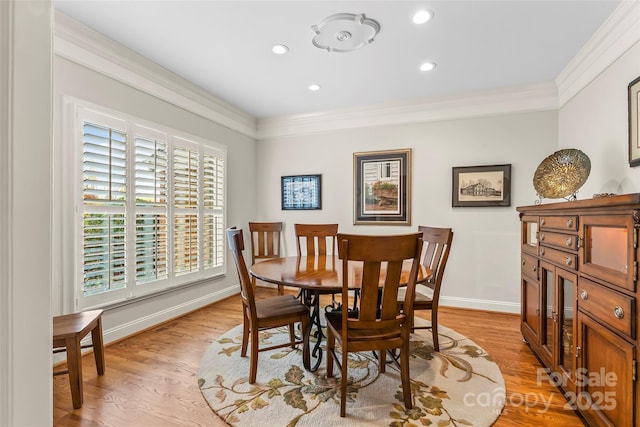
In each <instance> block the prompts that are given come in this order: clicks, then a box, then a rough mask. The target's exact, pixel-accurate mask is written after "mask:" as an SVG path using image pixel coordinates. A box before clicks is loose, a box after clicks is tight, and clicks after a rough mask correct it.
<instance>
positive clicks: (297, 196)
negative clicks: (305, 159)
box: [281, 175, 322, 211]
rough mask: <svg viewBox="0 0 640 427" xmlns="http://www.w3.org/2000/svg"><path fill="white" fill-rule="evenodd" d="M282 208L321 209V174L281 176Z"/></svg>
mask: <svg viewBox="0 0 640 427" xmlns="http://www.w3.org/2000/svg"><path fill="white" fill-rule="evenodd" d="M281 185H282V188H281V202H282V210H285V211H286V210H309V209H322V175H290V176H283V177H282V178H281Z"/></svg>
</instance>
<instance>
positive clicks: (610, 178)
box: [559, 28, 640, 198]
mask: <svg viewBox="0 0 640 427" xmlns="http://www.w3.org/2000/svg"><path fill="white" fill-rule="evenodd" d="M637 32H638V33H640V28H638V29H637ZM639 38H640V37H639ZM639 76H640V42H637V43H635V45H634V46H633V47H631V48H630V49H629V50H628V51H626V52H625V53H624V54H623V55H622V56H620V57H619V58H618V59H617V60H616V61H615V62H614V63H612V64H611V65H610V66H609V67H608V68H607V69H606V70H604V71H603V72H602V73H601V74H600V75H599V76H598V77H597V78H596V79H594V80H593V81H592V82H591V83H590V84H589V85H588V86H586V87H585V88H584V89H582V91H580V92H579V93H578V94H577V95H576V96H574V97H573V98H572V99H571V100H570V101H569V102H567V103H566V104H565V105H564V106H563V107H562V108H561V109H560V115H559V117H560V147H561V148H578V149H580V150H582V151H584V152H585V153H586V154H587V155H588V156H589V158H590V159H591V174H590V176H589V179H588V180H587V182H586V183H585V185H584V187H583V188H582V189H581V190H580V193H579V196H581V197H580V198H589V197H591V196H592V195H593V194H594V193H616V194H626V193H633V192H638V191H640V167H635V168H630V167H629V156H628V153H629V151H628V147H629V133H628V112H627V105H628V101H627V99H628V97H627V87H628V85H629V83H630V82H631V81H632V80H634V79H636V78H638V77H639Z"/></svg>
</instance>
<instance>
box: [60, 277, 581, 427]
mask: <svg viewBox="0 0 640 427" xmlns="http://www.w3.org/2000/svg"><path fill="white" fill-rule="evenodd" d="M258 295H259V296H260V297H266V296H271V295H275V291H274V290H272V289H268V288H258ZM417 313H418V315H419V316H421V317H425V318H426V316H425V315H427V314H428V312H422V313H420V312H417ZM241 322H242V312H241V302H240V297H239V296H233V297H230V298H227V299H225V300H223V301H219V302H216V303H214V304H212V305H210V306H207V307H205V308H202V309H199V310H197V311H194V312H192V313H189V314H187V315H185V316H183V317H180V318H178V319H174V320H172V321H169V322H167V323H164V324H162V325H159V326H156V327H154V328H151V329H149V330H147V331H144V332H142V333H139V334H136V335H135V336H132V337H129V338H126V339H124V340H121V341H119V342H117V343H113V344H109V345H107V347H106V348H105V359H106V373H105V375H104V376H98V375H97V373H96V369H95V363H94V360H93V355H92V354H88V355H85V356H84V357H83V376H84V383H83V384H84V405H83V407H82V408H80V409H76V410H74V409H73V406H72V403H71V392H70V390H69V382H68V377H67V376H66V375H62V376H56V377H54V379H53V425H54V426H65V427H73V426H113V427H129V426H132V427H133V426H135V427H146V426H153V427H161V426H181V427H186V426H224V425H226V424H225V423H224V422H222V421H221V420H220V419H219V418H218V417H217V416H216V415H215V413H213V412H212V411H211V409H210V408H209V406H208V405H207V403H206V402H205V400H204V398H203V397H202V395H201V394H200V390H199V388H198V383H197V381H198V378H197V376H198V367H199V364H200V359H201V357H202V355H203V354H204V352H205V350H206V349H207V348H208V347H209V345H210V344H211V343H212V342H213V341H214V340H215V339H216V338H217V337H219V336H220V335H222V334H223V333H224V332H226V331H227V330H229V329H231V328H232V327H234V326H236V325H238V324H240V323H241ZM440 324H442V325H445V326H447V327H448V328H451V329H453V330H455V331H457V332H459V333H461V334H463V335H465V336H467V337H469V338H471V339H472V340H473V341H474V342H475V343H476V344H478V345H479V346H481V347H482V348H484V349H485V350H486V351H487V352H488V353H489V354H490V355H491V356H492V357H493V359H494V360H495V361H496V363H497V364H498V366H499V367H500V369H501V371H502V374H503V376H504V379H505V382H506V389H507V390H506V400H507V403H506V406H505V408H504V411H503V412H502V415H500V417H499V418H498V420H497V421H496V423H495V424H494V426H495V427H517V426H536V427H540V426H553V427H569V426H583V423H582V422H581V420H580V418H579V417H578V416H576V415H575V413H574V412H573V411H572V410H570V409H567V408H566V400H565V399H564V398H563V396H562V395H561V393H560V392H559V391H558V389H557V388H555V387H554V386H552V385H551V384H549V382H548V381H539V379H538V377H539V374H538V370H539V369H540V368H541V365H540V362H539V361H538V360H537V359H536V358H535V356H533V354H532V353H531V351H530V350H529V347H528V346H527V344H526V343H524V342H523V340H522V335H521V334H520V330H519V316H518V315H514V314H504V313H492V312H484V311H476V310H463V309H457V308H447V307H441V309H440ZM259 363H261V362H259ZM57 368H58V367H56V369H57ZM258 370H260V365H258ZM479 404H481V401H480V399H479ZM336 408H337V407H336ZM336 410H337V409H336ZM274 427H275V426H274Z"/></svg>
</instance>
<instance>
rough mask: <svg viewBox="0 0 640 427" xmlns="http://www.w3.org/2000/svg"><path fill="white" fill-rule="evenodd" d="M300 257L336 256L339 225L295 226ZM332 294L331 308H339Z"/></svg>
mask: <svg viewBox="0 0 640 427" xmlns="http://www.w3.org/2000/svg"><path fill="white" fill-rule="evenodd" d="M293 227H294V230H295V233H296V248H297V250H298V256H314V255H328V254H335V251H336V236H337V234H338V224H294V226H293ZM324 294H331V307H333V308H337V307H338V305H337V303H336V299H335V296H336V295H335V293H333V292H325V293H324Z"/></svg>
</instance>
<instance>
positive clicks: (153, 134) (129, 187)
mask: <svg viewBox="0 0 640 427" xmlns="http://www.w3.org/2000/svg"><path fill="white" fill-rule="evenodd" d="M67 103H68V104H69V105H68V107H69V108H68V109H66V110H65V111H67V112H68V113H69V114H71V115H72V116H71V117H70V118H69V119H68V120H65V122H64V123H65V126H66V127H67V129H65V132H64V134H66V135H73V143H72V144H69V145H70V146H72V150H73V155H72V156H71V155H70V156H65V158H66V159H68V161H67V160H65V161H63V167H65V168H66V167H69V168H72V170H73V190H72V191H73V197H72V200H73V212H74V216H73V237H72V246H73V250H74V262H73V265H74V270H73V271H74V272H75V273H74V274H73V280H72V282H73V295H74V306H75V308H76V309H90V308H97V307H105V306H109V305H113V304H118V303H122V302H123V301H131V300H135V299H138V298H144V297H148V296H151V295H154V294H158V293H162V292H166V291H167V290H170V289H175V288H178V287H184V286H189V285H192V284H195V283H198V282H202V281H203V280H209V279H211V278H215V277H219V276H223V275H225V274H226V264H227V262H226V261H227V260H226V250H225V248H226V246H225V244H224V243H225V242H224V238H225V237H224V232H223V231H224V227H225V226H226V217H227V215H226V204H227V164H228V161H227V148H226V146H225V145H223V144H219V143H217V142H214V141H211V140H207V139H204V138H200V137H197V136H194V135H190V134H188V133H186V132H182V131H179V130H176V129H173V128H170V127H167V126H164V125H160V124H157V123H152V122H149V121H146V120H143V119H140V118H137V117H134V116H132V115H129V114H125V113H121V112H117V111H113V110H110V109H108V108H105V107H101V106H97V105H95V104H90V103H86V102H82V101H79V100H76V99H67ZM86 121H89V122H92V123H95V124H99V125H108V126H111V125H113V126H114V127H119V128H120V129H122V126H123V125H124V126H125V127H124V131H125V133H126V165H127V168H126V199H125V205H124V214H125V221H126V225H125V226H126V227H127V228H126V242H125V247H126V249H125V253H126V256H125V260H126V262H125V269H126V279H125V287H124V288H123V289H118V290H112V291H107V292H101V293H98V294H94V295H85V292H84V291H85V290H84V247H83V243H84V228H83V227H84V223H83V218H84V213H85V212H99V211H104V212H120V211H122V210H123V209H122V208H120V207H119V206H115V207H114V206H106V204H104V205H102V206H100V203H99V202H98V203H97V205H98V206H97V207H96V206H92V207H90V208H89V209H87V207H86V206H85V203H84V199H83V189H84V184H83V177H84V169H83V147H84V136H83V126H84V123H85V122H86ZM137 138H145V139H148V138H155V139H156V140H162V141H163V142H166V151H167V183H166V185H167V197H166V203H165V206H164V207H162V206H148V205H147V206H142V204H137V203H136V196H137V194H136V193H137V192H136V139H137ZM176 145H180V146H184V145H188V146H189V147H190V149H192V150H194V151H196V152H197V158H198V163H199V169H198V171H199V172H198V178H197V182H198V202H197V208H195V212H197V217H198V227H197V233H198V239H199V241H198V269H197V271H192V272H187V273H182V274H180V275H176V273H175V261H174V233H175V231H174V219H175V217H174V215H175V212H176V209H175V204H174V195H173V185H174V176H173V173H174V170H173V155H174V148H175V147H176ZM205 154H206V155H210V156H213V157H215V158H217V159H218V163H219V164H221V165H222V173H221V174H217V175H216V177H217V178H216V179H221V180H222V190H221V191H222V206H218V207H216V208H215V209H213V211H215V213H216V215H217V218H218V219H219V220H220V217H221V220H220V221H219V224H220V227H222V232H220V231H219V230H217V229H216V228H214V229H213V231H212V233H213V235H212V238H211V239H210V241H211V242H214V244H216V245H217V247H218V248H219V249H217V250H216V251H217V252H215V253H216V257H215V259H216V260H218V261H219V264H218V265H215V263H214V265H213V267H205V257H206V255H205V254H204V251H203V244H204V238H203V236H204V234H203V233H205V231H206V230H204V228H203V222H204V218H205V215H207V214H208V213H209V212H211V211H212V209H208V208H207V207H206V206H205V201H204V198H203V191H204V188H203V187H204V182H205V177H204V171H203V159H204V157H205ZM70 162H73V165H71V164H70ZM220 177H221V178H220ZM215 182H216V184H217V185H216V188H219V187H220V186H219V182H218V181H215ZM163 209H164V211H165V212H166V218H167V220H166V222H167V227H166V228H167V230H166V234H167V236H166V246H167V253H166V260H167V261H166V263H167V267H166V268H167V277H166V278H164V279H158V280H151V281H144V282H142V283H138V277H137V275H136V258H135V253H136V224H137V219H138V217H137V215H138V214H145V213H147V214H148V213H151V212H162V211H163ZM220 227H218V228H220ZM216 230H217V231H218V232H217V233H216ZM216 236H218V238H221V239H223V241H222V242H217V240H216ZM214 250H215V249H214ZM218 252H219V253H218ZM132 260H133V261H132Z"/></svg>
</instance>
